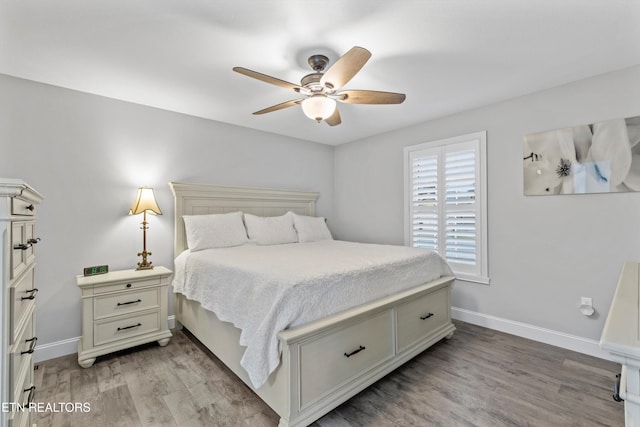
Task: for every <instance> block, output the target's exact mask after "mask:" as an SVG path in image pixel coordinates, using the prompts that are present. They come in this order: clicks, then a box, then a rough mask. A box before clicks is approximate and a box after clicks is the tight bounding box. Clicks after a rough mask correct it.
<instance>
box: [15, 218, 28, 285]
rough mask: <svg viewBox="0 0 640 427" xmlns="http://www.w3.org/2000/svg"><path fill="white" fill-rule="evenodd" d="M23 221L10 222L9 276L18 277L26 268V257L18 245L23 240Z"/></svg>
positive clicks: (24, 225) (24, 224)
mask: <svg viewBox="0 0 640 427" xmlns="http://www.w3.org/2000/svg"><path fill="white" fill-rule="evenodd" d="M26 226H27V223H26V222H25V221H16V222H12V223H11V278H12V279H13V278H14V277H18V275H20V273H22V272H23V271H24V269H25V268H27V257H26V254H25V251H24V250H22V249H20V245H22V244H24V241H25V237H24V236H25V229H26Z"/></svg>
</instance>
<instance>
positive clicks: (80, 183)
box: [0, 75, 333, 351]
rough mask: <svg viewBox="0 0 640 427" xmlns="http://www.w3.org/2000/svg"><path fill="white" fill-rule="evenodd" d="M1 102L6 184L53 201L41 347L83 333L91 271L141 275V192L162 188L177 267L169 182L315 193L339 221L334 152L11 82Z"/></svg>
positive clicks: (0, 88) (42, 226) (1, 163)
mask: <svg viewBox="0 0 640 427" xmlns="http://www.w3.org/2000/svg"><path fill="white" fill-rule="evenodd" d="M0 94H1V95H0V177H6V178H21V179H24V180H25V181H26V182H28V183H29V184H30V185H32V186H33V187H34V188H36V189H37V190H38V191H39V192H41V193H42V194H43V195H44V196H45V200H44V202H43V203H42V205H41V206H40V209H39V213H38V217H39V223H38V236H40V237H41V238H42V241H41V242H40V243H39V244H38V247H37V249H38V259H37V266H36V277H37V282H38V288H39V289H40V292H39V294H38V308H37V334H38V343H39V347H41V346H42V344H45V345H46V344H47V343H52V342H58V341H61V340H66V339H71V338H74V337H78V336H79V335H81V326H80V292H79V290H78V288H77V286H76V282H75V276H76V275H77V274H82V267H85V266H90V265H96V264H109V268H110V269H112V270H118V269H129V268H134V267H135V265H136V262H137V261H138V257H136V254H137V253H138V252H139V251H140V250H141V247H142V232H141V231H140V229H139V222H140V221H141V220H142V219H141V216H132V217H129V216H127V213H128V210H129V208H130V207H131V204H132V203H133V201H134V198H135V196H136V193H137V187H138V186H141V185H148V186H152V187H154V188H155V193H156V198H157V200H158V204H159V206H160V208H161V209H162V211H163V213H164V215H163V216H157V217H151V218H150V220H149V222H150V230H149V231H148V249H149V250H150V251H152V252H153V255H152V256H151V257H150V259H151V261H153V263H154V265H165V266H167V267H169V268H172V267H173V198H172V195H171V191H170V189H169V186H168V185H167V183H168V182H169V181H190V182H203V183H215V184H227V185H249V186H264V187H280V188H292V189H302V190H315V191H319V192H320V199H319V200H318V205H317V208H318V214H319V215H324V216H329V217H332V215H333V148H332V147H329V146H326V145H321V144H315V143H309V142H304V141H299V140H295V139H292V138H287V137H282V136H277V135H273V134H267V133H264V132H257V131H252V130H249V129H246V128H240V127H237V126H231V125H226V124H222V123H218V122H213V121H209V120H203V119H198V118H195V117H191V116H186V115H182V114H176V113H171V112H168V111H163V110H158V109H154V108H149V107H144V106H140V105H135V104H131V103H126V102H121V101H116V100H113V99H108V98H103V97H98V96H94V95H89V94H85V93H80V92H75V91H71V90H67V89H62V88H58V87H54V86H48V85H43V84H39V83H34V82H31V81H27V80H21V79H17V78H13V77H9V76H4V75H0ZM170 311H171V312H172V311H173V310H172V309H170ZM71 348H72V350H71V351H74V349H73V348H74V347H73V343H72V345H71Z"/></svg>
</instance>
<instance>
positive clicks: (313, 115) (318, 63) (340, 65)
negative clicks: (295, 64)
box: [233, 46, 406, 126]
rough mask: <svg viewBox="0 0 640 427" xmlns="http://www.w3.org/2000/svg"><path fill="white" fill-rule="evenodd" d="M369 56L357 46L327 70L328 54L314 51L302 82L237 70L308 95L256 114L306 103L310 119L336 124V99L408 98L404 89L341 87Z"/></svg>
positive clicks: (386, 100) (370, 101) (386, 101)
mask: <svg viewBox="0 0 640 427" xmlns="http://www.w3.org/2000/svg"><path fill="white" fill-rule="evenodd" d="M369 58H371V52H369V51H368V50H367V49H365V48H362V47H359V46H355V47H353V48H351V50H349V51H348V52H347V53H345V54H344V55H342V56H341V57H340V58H339V59H338V60H337V61H336V62H335V63H334V64H333V65H332V66H331V67H329V68H328V69H327V71H324V69H325V68H326V67H327V65H328V64H329V58H327V57H326V56H325V55H311V56H310V57H309V60H308V62H309V65H310V66H311V68H312V69H313V71H314V72H313V73H311V74H307V75H306V76H304V77H303V78H302V79H301V80H300V84H299V85H297V84H295V83H289V82H287V81H284V80H280V79H278V78H275V77H271V76H268V75H266V74H262V73H258V72H257V71H252V70H249V69H247V68H242V67H234V68H233V71H236V72H238V73H240V74H244V75H245V76H248V77H252V78H254V79H258V80H262V81H263V82H267V83H271V84H274V85H276V86H280V87H284V88H286V89H293V90H294V91H295V92H298V93H300V94H302V95H304V98H300V99H293V100H291V101H286V102H282V103H280V104H276V105H272V106H271V107H268V108H265V109H263V110H260V111H256V112H255V113H253V114H265V113H271V112H272V111H278V110H282V109H283V108H288V107H293V106H294V105H302V111H303V112H304V114H305V115H306V116H307V117H309V118H310V119H312V120H315V121H317V122H318V123H320V122H321V121H322V120H324V121H325V122H327V124H328V125H329V126H336V125H339V124H340V123H341V122H342V121H341V119H340V112H339V111H338V107H337V104H336V101H338V102H343V103H345V104H401V103H402V102H403V101H404V99H405V98H406V96H405V94H403V93H393V92H380V91H375V90H340V88H342V87H343V86H344V85H346V84H347V83H348V82H349V80H351V79H352V78H353V76H355V75H356V74H357V73H358V71H360V69H361V68H362V67H363V66H364V64H365V63H366V62H367V61H368V60H369Z"/></svg>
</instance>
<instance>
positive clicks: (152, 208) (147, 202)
mask: <svg viewBox="0 0 640 427" xmlns="http://www.w3.org/2000/svg"><path fill="white" fill-rule="evenodd" d="M142 212H153V213H155V214H157V215H162V211H160V208H159V207H158V203H157V202H156V196H155V195H154V194H153V188H149V187H140V188H139V189H138V197H137V198H136V201H135V202H134V203H133V206H132V207H131V211H130V212H129V213H130V214H131V215H137V214H140V213H142Z"/></svg>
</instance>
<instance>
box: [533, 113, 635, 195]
mask: <svg viewBox="0 0 640 427" xmlns="http://www.w3.org/2000/svg"><path fill="white" fill-rule="evenodd" d="M523 166H524V194H525V196H535V195H544V194H585V193H611V192H623V191H640V116H635V117H629V118H626V119H616V120H607V121H603V122H597V123H593V124H590V125H582V126H575V127H568V128H564V129H557V130H552V131H547V132H540V133H534V134H531V135H527V136H525V138H524V155H523Z"/></svg>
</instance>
